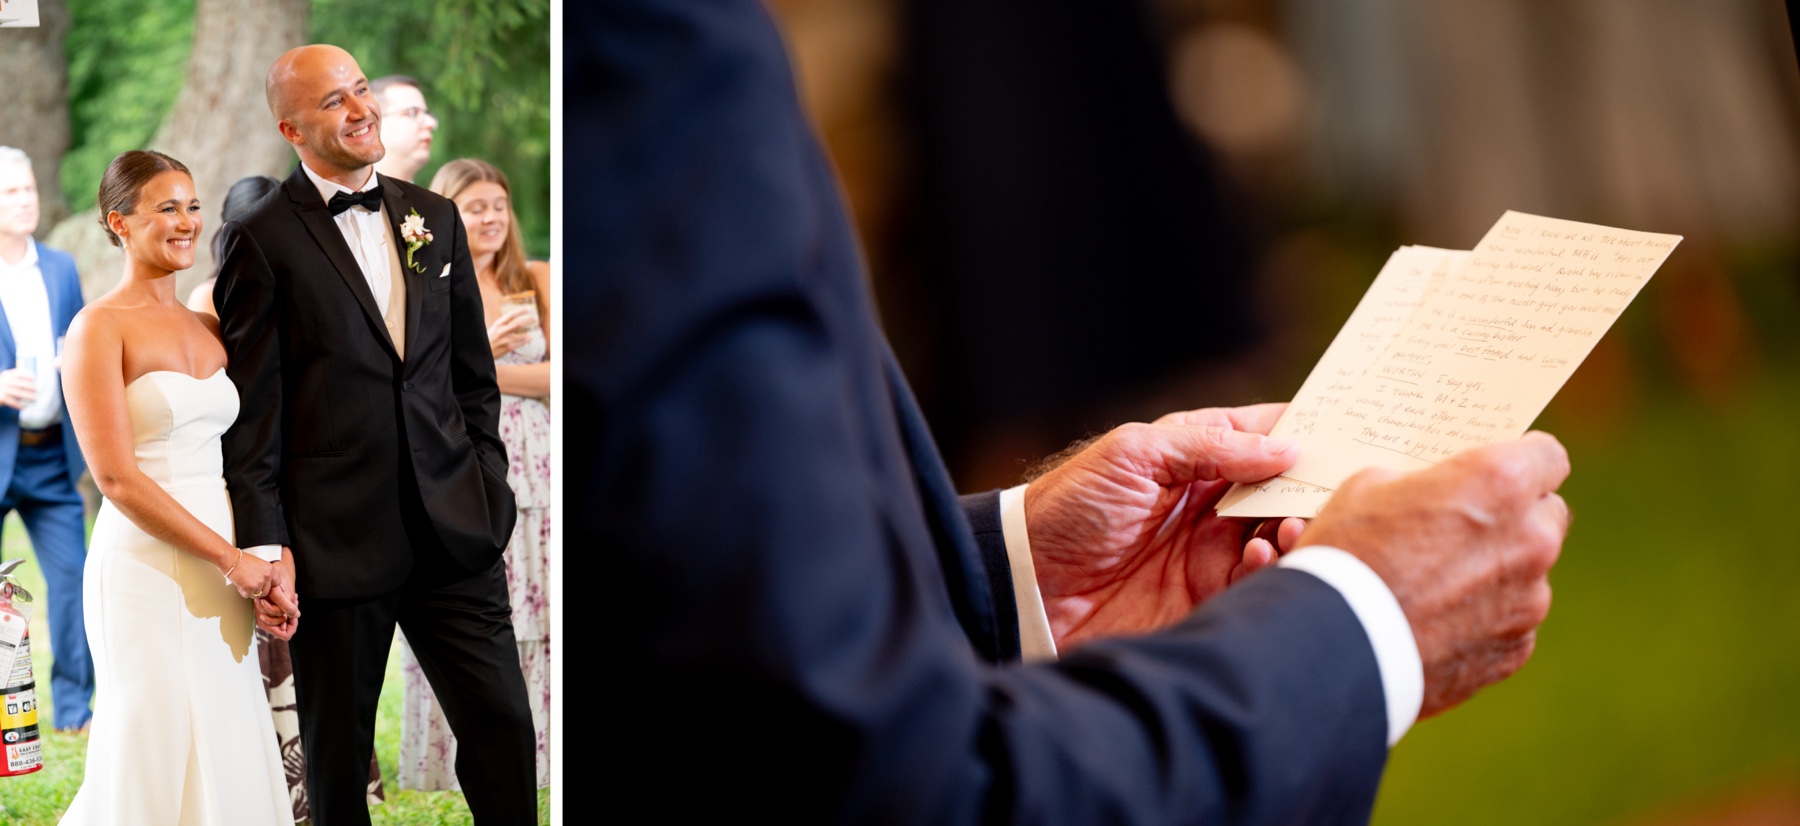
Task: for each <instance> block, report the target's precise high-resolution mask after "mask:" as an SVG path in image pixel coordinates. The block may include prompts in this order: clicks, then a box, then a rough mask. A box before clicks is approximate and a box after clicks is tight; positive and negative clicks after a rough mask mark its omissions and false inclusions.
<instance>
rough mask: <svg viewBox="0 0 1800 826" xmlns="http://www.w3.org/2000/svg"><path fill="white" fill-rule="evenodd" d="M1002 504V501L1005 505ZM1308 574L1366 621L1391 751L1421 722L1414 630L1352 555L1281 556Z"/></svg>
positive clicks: (1318, 550) (1421, 674) (1421, 679)
mask: <svg viewBox="0 0 1800 826" xmlns="http://www.w3.org/2000/svg"><path fill="white" fill-rule="evenodd" d="M1002 501H1004V500H1002ZM1276 564H1278V565H1280V566H1281V567H1283V568H1294V569H1296V570H1301V571H1305V572H1307V573H1309V574H1312V575H1313V576H1316V577H1318V578H1320V579H1322V580H1325V584H1327V585H1330V586H1331V587H1333V588H1336V589H1337V592H1338V593H1340V594H1342V595H1343V596H1344V601H1345V602H1348V603H1350V610H1351V611H1352V612H1354V613H1355V614H1356V618H1357V620H1359V621H1361V622H1362V627H1363V633H1366V634H1368V635H1369V645H1370V646H1371V647H1373V648H1374V649H1375V665H1376V666H1377V667H1378V668H1379V669H1380V671H1381V687H1382V691H1383V693H1384V694H1386V695H1387V719H1388V747H1389V748H1392V747H1393V746H1394V744H1395V743H1398V742H1400V738H1401V737H1402V736H1404V735H1405V734H1406V731H1407V729H1410V728H1412V724H1413V723H1414V722H1415V721H1417V720H1418V719H1419V707H1420V706H1421V705H1422V704H1423V703H1424V702H1425V666H1424V664H1423V663H1422V661H1421V660H1420V659H1419V644H1418V642H1417V641H1416V640H1414V639H1413V633H1412V625H1411V624H1409V623H1408V622H1407V621H1406V613H1405V612H1404V611H1401V610H1400V601H1399V600H1396V599H1394V592H1393V591H1391V590H1388V587H1387V583H1385V582H1382V581H1381V576H1380V575H1379V574H1377V573H1375V571H1374V570H1373V569H1371V568H1370V567H1369V566H1368V565H1366V564H1364V563H1363V561H1362V560H1360V559H1357V558H1356V557H1354V556H1351V555H1350V554H1349V553H1348V552H1346V551H1342V550H1339V549H1337V548H1333V547H1329V546H1326V545H1313V546H1311V547H1306V548H1301V549H1299V550H1296V551H1293V552H1291V553H1287V554H1283V555H1282V557H1281V561H1280V562H1278V563H1276Z"/></svg>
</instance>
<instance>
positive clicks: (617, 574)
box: [561, 0, 1387, 824]
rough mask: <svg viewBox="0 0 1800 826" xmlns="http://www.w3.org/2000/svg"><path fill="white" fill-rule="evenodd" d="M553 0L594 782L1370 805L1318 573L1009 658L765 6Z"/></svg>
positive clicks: (879, 817) (1259, 811)
mask: <svg viewBox="0 0 1800 826" xmlns="http://www.w3.org/2000/svg"><path fill="white" fill-rule="evenodd" d="M565 23H566V27H565V30H564V43H565V49H566V50H565V52H564V54H565V56H566V60H567V63H566V64H565V67H564V75H563V76H564V78H565V79H566V81H567V84H566V86H567V89H568V90H569V93H568V97H567V99H566V101H565V121H564V129H565V130H566V132H567V134H568V135H569V136H570V142H569V145H570V151H569V153H568V154H567V156H566V157H565V164H566V165H565V167H564V169H565V174H566V175H567V176H568V183H569V186H568V191H569V192H571V193H584V194H583V195H582V196H580V197H576V196H571V201H570V208H569V210H568V211H567V212H566V213H565V222H566V223H565V227H564V231H565V232H566V233H567V235H568V237H570V238H572V239H576V240H577V243H576V244H575V245H574V247H573V248H574V249H577V250H578V252H577V253H576V254H574V255H573V256H572V259H571V262H570V264H569V275H568V277H567V279H565V283H564V292H563V295H564V296H566V299H565V307H566V308H567V315H568V317H569V318H570V319H578V320H576V321H574V322H573V323H571V324H569V325H567V326H566V328H565V337H564V344H565V346H564V349H563V355H562V356H561V359H562V369H563V371H564V379H565V385H564V392H565V393H566V395H565V397H564V398H565V407H564V416H565V417H566V419H567V421H568V422H569V426H568V427H567V428H565V429H564V431H563V433H564V439H565V441H564V446H565V450H566V454H565V467H566V468H567V469H568V470H567V475H566V477H565V478H566V479H567V483H566V484H567V488H566V489H565V499H564V501H565V503H566V504H567V508H566V509H565V510H564V514H565V516H564V520H565V521H564V522H563V523H562V524H564V525H566V526H568V533H567V539H566V542H565V545H566V547H569V548H571V549H574V550H576V551H578V552H579V553H580V554H581V555H582V556H583V557H584V558H585V559H587V560H588V561H589V564H596V563H597V564H598V566H599V568H598V571H599V572H600V573H599V577H597V578H595V577H590V578H588V579H590V580H591V581H592V585H593V587H592V588H591V589H589V591H588V592H587V593H588V594H590V595H591V596H592V597H593V598H592V599H589V600H588V602H587V604H586V605H585V606H584V607H583V608H582V609H581V610H580V611H579V613H580V614H581V616H582V618H583V619H582V621H583V622H585V623H587V624H586V625H584V626H582V627H583V628H586V629H588V630H589V631H590V632H591V633H592V634H593V635H594V636H593V639H594V640H596V641H597V645H599V647H598V648H596V649H594V650H595V651H597V652H599V656H600V657H601V659H600V662H602V663H603V665H602V666H601V667H602V668H604V669H606V672H605V673H606V674H607V676H608V677H609V678H610V679H608V680H607V686H606V691H605V692H604V695H605V696H604V697H603V698H601V699H600V700H599V701H598V702H596V703H594V704H590V705H589V706H587V712H586V713H589V714H599V715H602V718H603V720H604V721H605V722H604V724H603V726H602V728H601V729H600V730H599V731H598V732H597V737H596V738H595V739H594V742H595V743H596V744H597V745H599V746H600V747H601V748H605V749H606V750H608V751H609V752H612V753H615V754H618V755H620V756H621V757H620V760H619V761H618V762H619V763H620V765H621V766H622V768H621V769H620V773H621V774H622V775H623V776H622V777H615V778H614V780H615V785H616V786H617V787H618V788H621V789H625V790H628V792H629V793H630V794H631V795H633V796H634V797H637V798H641V799H645V800H653V801H655V803H654V805H655V806H656V811H657V813H658V818H659V819H661V820H666V821H670V822H714V821H722V820H729V819H732V818H737V817H742V815H743V813H745V812H759V811H769V812H778V813H779V817H780V818H781V819H782V820H783V822H788V823H813V822H848V823H863V822H869V823H932V824H937V823H946V824H950V823H977V822H996V823H997V822H1038V823H1072V824H1091V823H1155V824H1165V823H1355V822H1364V821H1366V820H1367V819H1368V816H1369V811H1370V808H1371V806H1372V805H1373V801H1374V797H1375V786H1376V782H1377V780H1378V779H1379V778H1380V776H1381V770H1382V766H1383V764H1384V762H1385V758H1386V754H1387V750H1386V746H1385V739H1386V732H1387V721H1386V715H1385V712H1384V708H1385V705H1384V697H1383V693H1382V685H1381V680H1380V674H1379V669H1378V667H1377V665H1376V662H1375V657H1374V654H1373V652H1372V650H1371V648H1370V644H1369V641H1368V638H1367V637H1366V636H1365V634H1364V632H1363V631H1362V628H1361V626H1360V624H1359V623H1358V621H1357V619H1356V616H1355V615H1354V613H1353V612H1352V611H1351V609H1350V607H1349V606H1348V604H1347V603H1346V602H1345V601H1344V599H1343V597H1341V596H1340V595H1339V594H1338V593H1337V592H1336V591H1335V590H1333V589H1332V588H1331V587H1330V586H1328V585H1326V584H1325V583H1323V582H1321V581H1319V580H1318V579H1315V578H1313V577H1312V576H1310V575H1308V574H1304V573H1300V572H1297V571H1290V570H1285V569H1276V570H1271V571H1265V572H1262V573H1259V574H1257V575H1256V576H1254V577H1252V578H1250V579H1249V580H1247V581H1246V582H1243V583H1240V584H1239V585H1236V586H1234V587H1233V588H1231V589H1230V590H1228V591H1227V592H1225V593H1224V594H1221V595H1220V596H1217V597H1214V598H1213V599H1212V600H1211V601H1210V603H1209V604H1208V606H1207V607H1206V608H1205V609H1204V610H1201V611H1199V612H1197V613H1196V614H1195V615H1194V616H1193V617H1191V618H1189V619H1187V620H1186V621H1184V622H1182V623H1181V624H1179V625H1178V626H1177V627H1175V628H1173V629H1170V630H1168V631H1165V632H1163V633H1160V634H1156V635H1152V636H1147V637H1143V638H1138V639H1126V640H1114V641H1108V642H1096V643H1093V644H1090V645H1087V646H1084V647H1083V648H1081V649H1079V650H1076V651H1071V652H1066V656H1065V657H1064V659H1063V660H1062V662H1061V663H1059V664H1057V665H1055V666H1032V667H1021V666H1018V665H1017V664H1016V663H1007V662H1006V661H1007V660H1009V659H1013V658H1014V656H1015V655H1016V651H1017V642H1016V639H1017V638H1016V633H1017V621H1016V619H1014V618H1013V616H1012V614H1013V597H1012V587H1011V578H1010V575H1009V573H1008V571H1007V568H1006V566H1005V563H1004V562H1003V561H1001V560H1003V554H1002V553H1000V548H999V546H1000V544H1001V543H1000V541H999V540H1000V531H999V529H998V524H997V523H998V519H997V517H996V514H995V509H994V497H993V495H992V494H989V495H986V496H982V497H977V499H975V500H974V501H972V502H971V503H970V504H971V505H974V506H975V507H972V508H971V509H970V511H969V512H968V513H965V512H964V511H963V510H962V509H960V508H958V507H957V500H956V499H955V497H954V495H953V492H952V487H951V484H950V480H949V476H948V475H947V474H946V473H945V471H944V466H943V464H942V462H941V461H940V460H939V458H938V456H937V453H936V451H935V449H934V448H933V446H932V442H931V439H930V438H929V435H928V434H927V432H926V429H925V427H924V423H923V420H922V419H921V418H920V417H919V415H918V411H917V408H916V407H915V406H914V405H913V403H912V398H911V394H910V393H909V392H908V390H907V388H906V383H905V380H904V378H903V377H902V376H901V375H900V372H899V370H898V369H897V368H896V367H895V363H894V359H893V357H892V354H891V353H890V352H889V349H888V347H887V345H886V342H885V340H884V339H883V337H882V334H881V331H880V330H879V328H878V327H877V324H876V320H875V316H874V312H873V308H872V307H871V305H870V301H869V293H868V290H867V286H866V284H865V283H864V276H863V269H862V267H861V263H860V261H859V257H858V251H857V249H856V244H855V241H854V238H853V236H852V234H851V231H850V226H849V222H848V221H847V219H846V216H845V214H844V211H843V209H842V206H841V204H840V200H839V196H838V191H837V187H836V185H835V182H834V180H833V176H832V173H831V170H830V168H829V167H828V165H827V164H826V162H825V159H824V158H823V156H822V155H821V153H820V151H819V148H818V146H817V144H816V142H815V140H814V138H813V135H812V133H811V130H810V129H809V128H808V126H807V123H806V120H805V118H804V116H803V115H802V113H801V111H800V107H799V104H798V101H797V100H796V95H795V92H794V87H793V81H792V79H791V77H790V75H789V72H788V67H787V61H786V57H785V55H784V54H783V51H782V48H781V44H780V39H779V36H778V34H777V32H776V31H775V29H774V26H773V25H772V24H771V22H770V20H769V19H768V16H767V13H766V12H765V10H764V9H763V8H762V6H761V5H760V4H758V3H756V2H752V0H719V1H718V2H680V3H678V2H657V0H613V1H612V2H607V3H597V4H590V3H575V4H570V5H569V6H568V8H567V14H566V17H565ZM983 548H985V549H986V552H985V553H984V552H982V550H981V549H983ZM596 610H597V612H598V618H597V619H594V618H593V617H594V614H595V612H596ZM609 612H610V614H611V615H610V617H609Z"/></svg>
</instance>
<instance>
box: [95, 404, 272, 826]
mask: <svg viewBox="0 0 1800 826" xmlns="http://www.w3.org/2000/svg"><path fill="white" fill-rule="evenodd" d="M125 406H126V409H127V412H128V414H129V415H130V418H131V430H132V440H133V442H134V443H135V444H136V446H137V450H136V453H137V463H138V467H139V468H140V469H142V470H143V471H144V473H145V474H147V475H149V477H150V478H151V479H154V480H156V483H157V484H158V485H161V486H162V488H163V490H166V491H168V492H169V495H171V496H173V497H174V498H175V501H177V502H179V503H181V505H182V507H185V508H187V510H188V512H189V513H192V514H193V515H194V516H195V517H196V518H198V519H199V520H200V521H201V522H204V523H206V525H207V526H208V527H210V528H212V529H213V530H215V531H218V532H219V534H220V535H221V536H223V537H225V538H226V539H228V540H229V539H232V538H233V535H234V531H233V529H232V522H231V501H230V499H228V498H227V497H226V495H225V480H224V476H223V475H222V473H221V471H222V465H223V459H222V456H221V453H220V449H219V437H220V436H221V435H222V434H224V432H225V429H226V428H227V427H230V426H231V423H232V421H233V420H235V419H236V418H237V413H238V397H237V388H236V387H234V386H233V385H232V383H231V379H230V378H229V377H228V376H226V374H225V371H224V370H220V371H219V372H217V373H214V374H213V375H212V376H211V377H208V378H205V379H196V378H194V377H192V376H189V375H187V374H185V373H176V372H171V371H166V370H158V371H154V372H151V373H146V374H144V375H143V376H140V377H138V378H137V379H135V380H133V381H132V382H131V384H129V385H126V387H125ZM83 576H84V578H85V581H84V583H83V590H82V596H83V598H84V599H85V600H86V603H85V606H84V607H85V610H86V613H85V614H84V616H86V618H87V633H88V644H89V646H90V647H91V648H92V649H93V653H94V669H95V677H96V680H97V681H98V690H97V691H96V703H95V707H94V722H93V727H92V729H90V731H89V734H88V751H87V774H86V776H85V777H84V778H83V780H82V784H81V791H80V792H78V793H77V794H76V795H75V801H74V802H73V803H72V804H70V806H69V810H68V812H67V813H66V814H65V815H64V817H63V821H62V822H63V823H64V824H95V825H96V826H98V825H99V824H109V825H110V824H123V823H145V824H168V826H189V824H196V825H199V824H205V825H206V826H213V825H214V824H216V825H217V826H238V825H239V824H245V825H246V826H257V825H259V824H271V823H273V824H283V825H284V826H286V825H287V824H292V823H293V814H292V811H291V809H290V808H289V803H288V791H287V781H286V778H285V775H284V773H283V771H282V766H281V756H280V753H279V751H278V749H277V745H276V740H275V727H274V719H273V718H272V717H271V716H270V714H269V703H268V700H267V699H266V698H265V696H264V693H263V685H262V672H261V670H260V668H259V666H258V663H257V657H256V648H255V636H254V633H253V631H254V626H255V620H254V617H253V616H252V614H251V606H250V601H249V600H247V599H245V598H243V597H240V596H238V593H237V589H236V588H235V587H233V586H231V585H229V584H227V583H226V582H225V580H224V578H223V577H221V576H219V570H218V569H217V568H215V567H213V566H212V565H211V564H209V563H207V562H204V561H201V560H200V559H198V558H196V557H193V556H190V555H188V554H186V553H184V552H182V551H179V550H176V549H175V547H174V546H172V545H169V544H168V543H166V542H163V541H162V540H160V539H157V538H155V537H153V536H151V535H149V534H147V533H145V532H144V531H143V530H142V529H141V528H139V527H138V526H137V525H135V524H133V523H132V522H131V520H130V519H127V518H126V517H125V515H124V514H122V513H120V512H119V511H117V510H116V509H114V508H113V506H112V503H111V502H106V503H104V504H102V505H101V507H100V515H99V518H98V519H97V520H96V521H95V522H94V533H93V538H92V540H91V541H90V542H89V546H88V558H87V567H86V569H85V570H84V572H83Z"/></svg>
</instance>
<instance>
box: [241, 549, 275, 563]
mask: <svg viewBox="0 0 1800 826" xmlns="http://www.w3.org/2000/svg"><path fill="white" fill-rule="evenodd" d="M244 553H247V554H249V555H251V556H254V557H256V558H257V559H260V560H262V561H264V562H280V561H281V546H280V545H257V546H255V547H253V548H245V549H244Z"/></svg>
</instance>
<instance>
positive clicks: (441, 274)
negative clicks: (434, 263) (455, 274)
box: [438, 264, 450, 278]
mask: <svg viewBox="0 0 1800 826" xmlns="http://www.w3.org/2000/svg"><path fill="white" fill-rule="evenodd" d="M449 274H450V265H449V264H445V265H444V271H443V272H440V273H438V277H439V278H443V277H444V276H446V275H449Z"/></svg>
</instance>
